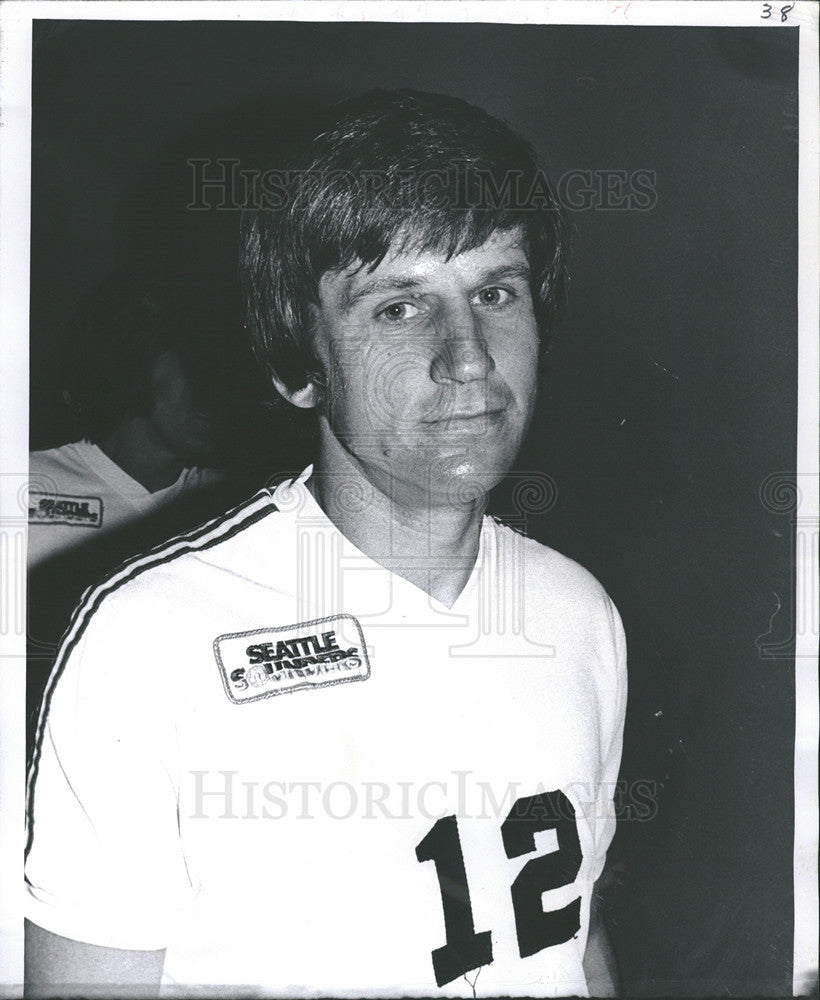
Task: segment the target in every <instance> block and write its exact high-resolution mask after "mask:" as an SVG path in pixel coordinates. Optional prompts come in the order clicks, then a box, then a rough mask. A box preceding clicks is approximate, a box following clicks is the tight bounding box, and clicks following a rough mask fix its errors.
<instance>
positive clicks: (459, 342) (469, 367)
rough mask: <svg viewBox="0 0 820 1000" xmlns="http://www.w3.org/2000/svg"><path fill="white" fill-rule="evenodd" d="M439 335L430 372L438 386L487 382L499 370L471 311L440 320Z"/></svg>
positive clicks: (437, 324) (438, 324) (448, 314)
mask: <svg viewBox="0 0 820 1000" xmlns="http://www.w3.org/2000/svg"><path fill="white" fill-rule="evenodd" d="M436 333H437V335H438V336H437V344H436V352H435V355H434V357H433V361H432V365H431V370H430V374H431V377H432V379H433V381H434V382H439V383H444V382H475V381H478V380H480V379H485V378H486V377H487V376H488V375H489V374H490V372H491V371H492V370H493V369H494V368H495V362H494V361H493V359H492V356H491V355H490V352H489V351H488V349H487V341H486V339H485V337H484V333H483V331H482V329H481V324H480V323H479V322H478V320H477V319H476V317H475V316H474V315H473V313H472V311H471V310H464V309H462V310H458V311H457V312H448V313H447V314H445V315H444V316H441V317H439V318H438V322H437V323H436Z"/></svg>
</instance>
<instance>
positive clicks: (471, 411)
mask: <svg viewBox="0 0 820 1000" xmlns="http://www.w3.org/2000/svg"><path fill="white" fill-rule="evenodd" d="M319 293H320V306H319V307H318V309H316V312H315V319H316V323H315V332H314V336H315V342H314V346H315V350H316V352H317V353H318V355H319V357H320V359H321V360H322V362H323V365H324V368H325V371H326V373H327V378H328V387H327V394H326V397H325V399H324V401H323V403H322V404H321V414H320V433H321V437H322V442H323V444H334V445H335V442H339V443H340V444H341V445H342V447H343V448H345V449H346V451H347V452H348V453H349V454H350V455H352V456H353V458H354V459H355V461H356V462H357V463H358V465H359V467H360V468H361V470H362V471H363V472H364V474H365V476H366V477H367V478H368V479H369V481H370V482H372V483H373V484H374V485H375V486H376V487H377V488H379V489H381V490H382V491H383V492H386V493H392V495H394V496H396V497H401V498H403V499H404V500H405V502H410V503H422V504H424V503H426V504H432V505H447V506H459V505H461V504H463V503H465V502H467V501H469V500H470V499H471V498H473V497H475V496H477V495H480V494H481V493H483V492H485V491H486V490H488V489H490V488H491V487H492V486H493V485H495V483H497V482H498V481H499V480H500V479H501V477H502V476H503V475H504V474H505V473H506V472H507V471H508V469H509V468H510V466H511V464H512V462H513V460H514V459H515V456H516V454H517V452H518V449H519V447H520V445H521V441H522V439H523V437H524V434H525V432H526V429H527V426H528V424H529V420H530V417H531V415H532V408H533V404H534V401H535V390H536V378H537V359H538V330H537V327H536V322H535V316H534V313H533V304H532V297H531V293H530V272H529V266H528V264H527V258H526V255H525V252H524V249H523V246H522V240H521V233H520V231H518V230H513V231H509V232H501V231H499V232H496V233H495V234H494V235H493V236H492V237H491V238H490V239H489V240H487V242H486V243H484V244H483V245H482V246H480V247H478V248H476V249H474V250H469V251H467V252H465V253H462V254H459V255H458V256H455V257H452V258H450V259H449V260H446V259H445V256H444V255H443V254H441V253H438V252H422V253H414V252H405V253H395V252H391V253H390V254H388V256H387V257H386V258H385V259H384V260H383V261H382V262H381V263H380V264H379V266H378V267H377V268H375V269H374V270H373V271H368V270H367V268H361V269H359V270H357V269H356V268H355V266H354V267H350V268H348V269H347V270H345V271H343V272H328V273H326V274H325V275H323V277H322V279H321V282H320V286H319ZM331 438H332V439H335V441H331ZM333 452H334V449H333V448H324V449H323V455H324V456H327V455H330V454H333ZM336 453H338V449H336ZM324 471H328V472H332V471H333V469H332V468H326V469H325V470H324Z"/></svg>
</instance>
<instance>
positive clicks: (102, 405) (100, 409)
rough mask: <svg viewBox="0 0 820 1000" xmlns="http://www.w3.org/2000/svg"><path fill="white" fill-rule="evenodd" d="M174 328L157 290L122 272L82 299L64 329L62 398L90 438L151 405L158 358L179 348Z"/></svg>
mask: <svg viewBox="0 0 820 1000" xmlns="http://www.w3.org/2000/svg"><path fill="white" fill-rule="evenodd" d="M174 327H175V324H174V322H173V320H172V319H171V317H170V314H169V310H168V308H167V306H166V305H165V304H164V303H163V302H162V300H161V299H160V298H159V297H158V296H157V294H156V293H155V292H152V291H150V290H148V289H146V288H144V287H140V286H139V285H134V284H132V283H131V282H130V281H129V280H128V279H127V278H124V277H122V276H120V275H112V276H109V277H108V278H107V279H105V280H104V281H103V282H102V283H101V284H99V285H98V286H96V287H95V288H94V289H92V291H91V292H90V293H88V294H87V295H85V296H84V297H83V298H82V299H81V300H80V302H79V303H78V304H77V306H76V307H75V308H74V310H73V312H72V314H71V315H70V316H69V318H68V320H67V321H66V323H65V325H64V328H63V345H62V347H63V357H64V367H63V372H64V377H63V397H64V399H65V401H66V403H67V404H68V406H69V407H70V408H71V410H72V411H73V412H74V415H75V417H76V418H77V421H78V423H79V425H80V428H81V430H82V432H83V434H84V435H85V436H86V437H87V438H89V439H90V440H92V441H100V440H101V439H102V438H103V437H104V436H105V435H106V434H107V433H108V432H109V431H110V430H112V429H113V428H114V427H116V426H117V424H119V423H120V421H121V420H123V418H124V417H126V416H127V415H128V414H138V413H142V412H145V411H146V410H147V408H148V406H149V405H150V379H151V373H152V371H153V367H154V363H155V361H156V359H157V357H158V356H159V355H160V354H162V353H163V352H165V351H169V350H173V349H174V348H175V346H176V331H175V328H174Z"/></svg>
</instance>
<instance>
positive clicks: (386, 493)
mask: <svg viewBox="0 0 820 1000" xmlns="http://www.w3.org/2000/svg"><path fill="white" fill-rule="evenodd" d="M321 451H322V454H321V456H320V459H319V461H318V462H317V464H316V467H315V469H314V476H313V477H312V479H311V480H310V482H309V483H308V486H309V488H310V490H311V492H312V493H313V496H314V498H315V499H316V501H317V502H318V503H319V506H320V507H322V509H323V510H324V512H325V513H326V514H327V516H328V517H329V518H330V520H331V521H333V523H334V524H335V525H336V527H337V528H339V530H340V531H341V532H342V534H343V535H344V536H345V537H346V538H347V539H349V540H350V541H351V542H352V543H353V544H354V545H355V546H356V548H358V549H360V550H361V551H362V552H363V553H364V554H365V555H366V556H368V558H370V559H372V560H373V561H374V562H377V563H379V564H380V565H381V566H384V567H385V569H388V570H390V572H391V573H395V574H397V575H398V576H401V577H403V578H404V579H405V580H409V581H410V583H412V584H414V585H415V586H417V587H419V588H420V589H421V590H423V591H425V592H426V593H428V594H429V595H430V596H431V597H434V598H435V599H436V600H437V601H439V602H440V603H441V604H443V605H444V606H445V607H448V608H449V607H452V606H453V604H454V603H455V602H456V599H457V598H458V596H459V594H460V593H461V592H462V590H463V589H464V587H465V585H466V584H467V581H468V580H469V578H470V575H471V573H472V571H473V567H474V566H475V561H476V557H477V555H478V547H479V539H480V534H481V521H482V517H483V514H484V503H483V502H478V501H477V502H475V503H473V504H471V505H469V506H463V507H446V506H437V505H435V504H433V503H430V502H424V498H411V497H410V496H409V495H408V493H407V491H405V490H402V489H400V488H393V489H391V488H389V487H387V488H383V489H379V488H377V487H376V486H375V485H374V484H373V483H372V482H371V481H370V480H369V479H368V478H367V476H366V475H365V473H364V472H363V470H362V468H361V466H360V465H359V463H358V462H357V461H356V460H355V459H354V458H353V457H352V456H351V455H350V454H349V453H348V452H346V451H345V450H344V449H343V448H342V447H341V445H339V444H338V442H334V446H333V447H331V448H330V449H327V448H322V449H321ZM328 452H330V453H328ZM351 496H361V497H364V498H366V500H365V501H364V502H365V506H364V509H362V505H361V504H360V503H350V497H351Z"/></svg>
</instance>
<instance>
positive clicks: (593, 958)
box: [583, 883, 618, 997]
mask: <svg viewBox="0 0 820 1000" xmlns="http://www.w3.org/2000/svg"><path fill="white" fill-rule="evenodd" d="M596 885H597V883H596ZM596 895H597V894H596V891H595V889H594V888H593V890H592V906H591V911H590V917H589V936H588V937H587V948H586V951H585V952H584V962H583V965H584V975H585V976H586V980H587V988H588V989H589V995H590V996H591V997H617V996H618V967H617V965H616V964H615V955H614V954H613V951H612V945H611V944H610V941H609V935H608V934H607V931H606V925H605V923H604V918H603V914H602V913H601V909H600V906H599V904H598V903H597V902H596Z"/></svg>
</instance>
